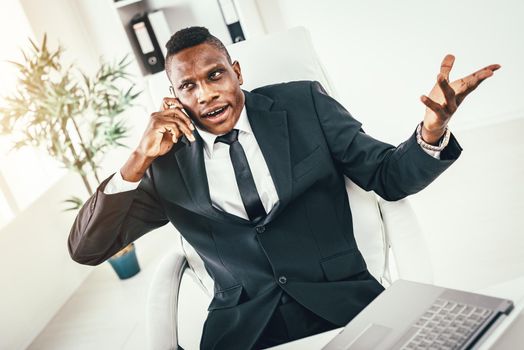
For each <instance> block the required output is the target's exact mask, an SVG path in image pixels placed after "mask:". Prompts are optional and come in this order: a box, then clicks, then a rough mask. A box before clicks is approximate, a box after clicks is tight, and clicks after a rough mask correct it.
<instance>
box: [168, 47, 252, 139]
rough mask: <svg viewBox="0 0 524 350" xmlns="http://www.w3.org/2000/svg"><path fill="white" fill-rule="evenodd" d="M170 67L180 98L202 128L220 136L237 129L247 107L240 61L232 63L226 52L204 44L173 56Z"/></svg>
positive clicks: (169, 71)
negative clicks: (236, 125)
mask: <svg viewBox="0 0 524 350" xmlns="http://www.w3.org/2000/svg"><path fill="white" fill-rule="evenodd" d="M167 68H168V71H167V73H168V75H169V78H170V80H171V84H172V86H173V88H174V91H175V94H176V97H178V99H179V100H180V102H181V103H182V105H183V106H184V109H185V110H186V112H187V113H188V114H189V117H190V118H191V119H192V120H193V122H194V123H195V124H196V125H197V126H198V127H200V128H202V129H204V130H206V131H209V132H211V133H213V134H216V135H219V134H223V133H227V132H229V131H230V130H231V129H233V127H234V126H235V123H236V122H237V120H238V118H239V117H240V113H241V112H242V108H243V107H244V93H243V92H242V90H241V89H240V85H241V84H242V74H241V72H240V66H239V64H238V62H236V61H235V62H234V63H233V64H232V65H231V64H230V63H229V61H228V59H227V56H226V54H225V53H223V52H222V51H220V50H219V49H217V48H216V47H215V46H213V45H210V44H208V43H202V44H200V45H197V46H193V47H190V48H187V49H184V50H182V51H180V52H178V53H177V54H175V55H174V56H172V57H171V58H170V61H169V66H168V67H167ZM210 112H213V113H211V114H209V113H210ZM217 112H218V113H217Z"/></svg>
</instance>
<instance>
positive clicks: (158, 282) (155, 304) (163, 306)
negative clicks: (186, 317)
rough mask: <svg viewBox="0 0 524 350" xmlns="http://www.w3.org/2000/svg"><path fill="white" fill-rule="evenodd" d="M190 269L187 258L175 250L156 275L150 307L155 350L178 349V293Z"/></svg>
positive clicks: (150, 331)
mask: <svg viewBox="0 0 524 350" xmlns="http://www.w3.org/2000/svg"><path fill="white" fill-rule="evenodd" d="M186 267H187V261H186V258H185V256H184V254H183V253H181V252H180V251H178V250H174V251H172V252H171V253H169V254H167V255H166V256H165V257H164V258H163V259H162V261H161V262H160V264H159V265H158V267H157V269H156V271H155V273H154V275H153V278H152V281H151V285H150V287H149V290H148V296H147V303H146V328H147V329H146V331H147V335H148V344H149V349H151V350H168V349H177V348H178V333H177V314H178V292H179V288H180V281H181V279H182V275H183V274H184V271H185V269H186ZM167 330H169V332H167Z"/></svg>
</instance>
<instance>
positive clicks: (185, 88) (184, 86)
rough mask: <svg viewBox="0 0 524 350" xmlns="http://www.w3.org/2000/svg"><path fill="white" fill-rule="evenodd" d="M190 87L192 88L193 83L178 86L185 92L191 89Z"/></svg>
mask: <svg viewBox="0 0 524 350" xmlns="http://www.w3.org/2000/svg"><path fill="white" fill-rule="evenodd" d="M192 86H193V83H183V84H182V85H180V89H182V90H187V89H189V88H191V87H192Z"/></svg>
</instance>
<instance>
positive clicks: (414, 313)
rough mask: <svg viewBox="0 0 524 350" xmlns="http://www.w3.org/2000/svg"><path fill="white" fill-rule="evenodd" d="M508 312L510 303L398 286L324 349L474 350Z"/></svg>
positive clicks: (419, 286) (421, 286) (434, 288)
mask: <svg viewBox="0 0 524 350" xmlns="http://www.w3.org/2000/svg"><path fill="white" fill-rule="evenodd" d="M512 310H513V302H512V301H510V300H506V299H499V298H494V297H489V296H484V295H480V294H475V293H469V292H463V291H459V290H454V289H449V288H442V287H437V286H433V285H429V284H423V283H417V282H410V281H405V280H398V281H396V282H395V283H393V284H392V285H391V286H390V287H389V288H387V289H386V290H385V291H384V292H383V293H381V294H380V295H379V296H378V297H377V298H376V299H375V300H373V302H372V303H371V304H369V305H368V306H367V307H366V308H365V309H364V310H362V312H361V313H359V314H358V315H357V316H356V317H355V318H354V319H353V320H351V322H350V323H348V325H347V326H346V327H345V328H344V330H343V331H342V332H340V333H339V334H338V335H337V336H336V337H335V338H333V340H332V341H330V342H329V343H328V344H327V345H326V346H325V347H324V348H323V349H324V350H345V349H351V350H363V349H366V350H369V349H374V350H375V349H376V350H380V349H402V350H405V349H406V350H407V349H409V350H413V349H446V350H451V349H479V348H480V347H481V346H482V344H484V343H485V342H486V340H487V339H488V338H489V337H490V335H492V332H493V331H494V330H495V329H496V328H497V326H498V325H499V324H500V323H501V322H502V321H503V320H504V319H505V318H506V317H507V315H508V314H509V313H510V312H511V311H512ZM521 333H522V332H521Z"/></svg>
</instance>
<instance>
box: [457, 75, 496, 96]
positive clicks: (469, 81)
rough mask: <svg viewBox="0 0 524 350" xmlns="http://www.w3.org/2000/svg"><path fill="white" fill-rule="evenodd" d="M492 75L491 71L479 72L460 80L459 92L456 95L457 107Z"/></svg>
mask: <svg viewBox="0 0 524 350" xmlns="http://www.w3.org/2000/svg"><path fill="white" fill-rule="evenodd" d="M492 75H493V71H492V70H489V69H488V70H480V71H477V72H475V73H473V74H471V75H469V76H467V77H465V78H462V79H460V88H459V92H458V93H457V94H456V100H457V105H460V103H462V101H463V100H464V99H465V98H466V96H467V95H468V94H469V93H470V92H472V91H473V90H475V89H476V88H477V86H479V85H480V83H482V82H483V81H484V80H485V79H487V78H489V77H491V76H492Z"/></svg>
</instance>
